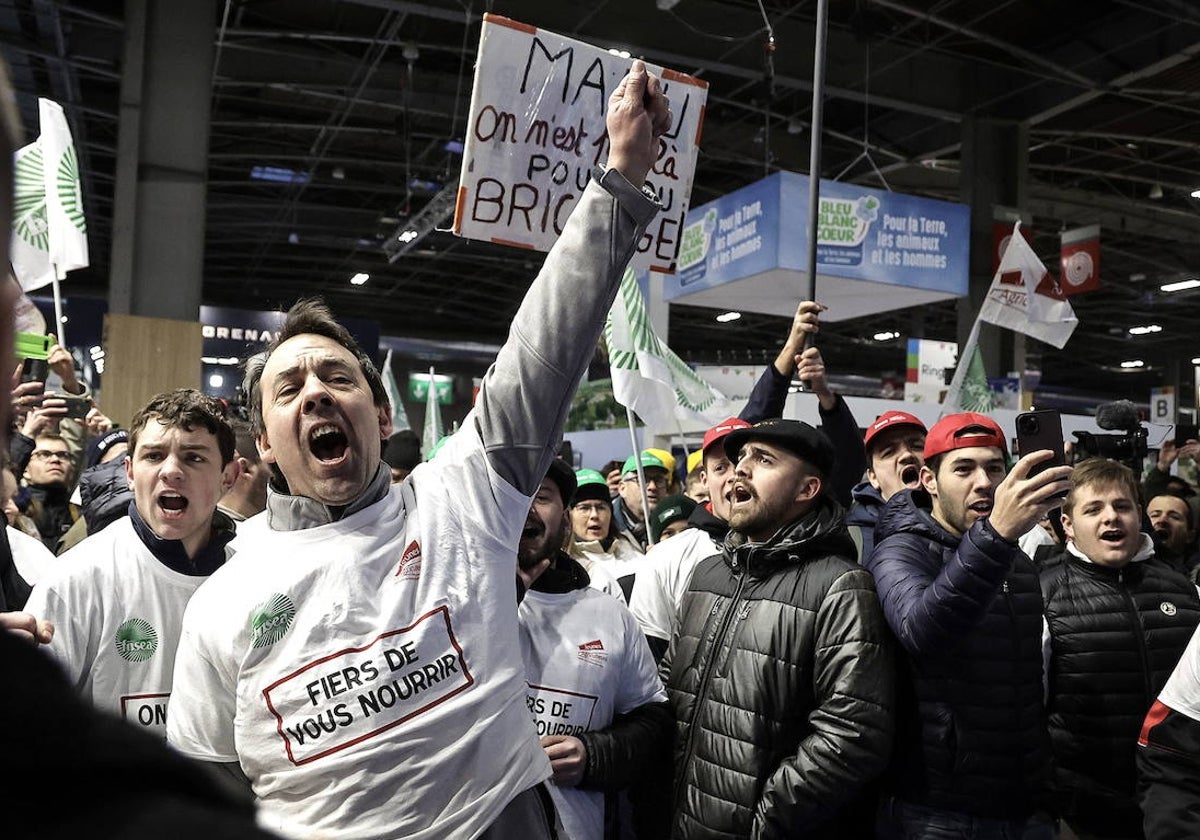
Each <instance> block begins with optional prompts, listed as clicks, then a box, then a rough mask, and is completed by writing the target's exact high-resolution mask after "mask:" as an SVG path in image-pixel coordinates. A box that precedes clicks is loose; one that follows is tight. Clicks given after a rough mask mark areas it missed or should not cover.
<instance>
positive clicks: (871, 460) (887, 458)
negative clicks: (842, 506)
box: [846, 411, 925, 564]
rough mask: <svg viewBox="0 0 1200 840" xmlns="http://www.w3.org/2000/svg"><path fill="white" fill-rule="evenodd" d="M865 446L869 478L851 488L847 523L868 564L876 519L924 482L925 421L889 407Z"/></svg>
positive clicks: (861, 559) (865, 437)
mask: <svg viewBox="0 0 1200 840" xmlns="http://www.w3.org/2000/svg"><path fill="white" fill-rule="evenodd" d="M863 448H864V449H865V450H866V456H867V479H866V481H863V482H861V483H860V484H858V485H857V486H856V487H855V488H854V490H853V491H851V495H852V496H853V498H854V503H853V504H852V505H851V506H850V510H849V511H848V512H847V513H846V527H847V528H849V530H850V536H851V537H852V538H853V539H854V542H855V544H856V545H858V556H859V562H860V563H864V564H865V563H866V561H867V557H868V556H870V554H871V551H872V550H873V549H874V548H875V523H876V522H877V521H878V520H879V512H880V511H881V510H883V506H884V504H885V503H886V502H887V500H888V499H890V498H892V496H894V495H895V494H896V493H898V492H900V491H901V490H904V489H906V488H907V489H909V490H915V489H917V488H918V487H920V486H921V481H920V478H921V465H922V464H924V463H925V461H924V459H923V458H922V451H923V450H924V449H925V424H924V423H922V422H921V419H920V418H919V417H917V416H916V415H913V414H909V413H908V412H907V411H886V412H884V413H883V414H880V415H879V417H877V418H876V420H875V422H874V423H872V424H871V425H870V426H868V427H867V431H866V434H864V435H863Z"/></svg>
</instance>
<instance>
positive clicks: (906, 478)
mask: <svg viewBox="0 0 1200 840" xmlns="http://www.w3.org/2000/svg"><path fill="white" fill-rule="evenodd" d="M900 483H901V484H903V485H904V486H905V487H908V488H910V489H913V490H915V489H917V488H918V487H920V486H921V468H920V467H919V466H917V465H916V464H908V465H907V466H905V467H903V468H902V469H901V470H900Z"/></svg>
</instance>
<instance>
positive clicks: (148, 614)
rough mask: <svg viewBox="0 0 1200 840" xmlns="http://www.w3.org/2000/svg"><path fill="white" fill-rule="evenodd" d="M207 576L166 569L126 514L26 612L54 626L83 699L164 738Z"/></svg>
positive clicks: (91, 540)
mask: <svg viewBox="0 0 1200 840" xmlns="http://www.w3.org/2000/svg"><path fill="white" fill-rule="evenodd" d="M10 536H11V535H10ZM206 579H207V578H205V577H203V576H200V575H185V574H182V573H180V572H176V571H174V570H173V569H170V568H168V567H167V566H164V565H163V564H162V563H161V562H159V560H158V559H157V558H155V556H154V555H153V554H151V553H150V549H148V548H146V546H145V544H144V543H143V542H142V541H141V539H139V538H138V535H137V532H136V531H134V529H133V523H132V522H131V521H130V519H129V517H128V516H126V517H122V518H121V519H118V520H117V521H116V522H113V523H112V524H111V525H109V526H108V527H107V528H105V529H104V530H103V531H101V532H100V533H98V534H93V535H92V536H90V537H88V538H87V539H86V540H83V541H82V542H80V543H79V544H78V545H76V546H75V547H74V548H72V549H71V550H70V551H67V552H65V553H64V554H63V555H62V556H61V557H59V558H58V559H57V560H56V561H55V563H54V567H53V569H52V570H51V571H50V572H49V573H48V574H47V575H46V576H45V577H43V578H42V579H41V581H39V582H38V584H37V585H36V586H34V587H33V592H32V594H31V595H30V596H29V601H28V602H27V603H26V605H25V610H26V611H27V612H30V613H32V614H33V615H35V616H37V617H38V618H46V619H49V620H50V621H52V622H53V623H54V638H53V640H52V641H51V642H50V644H49V645H48V646H47V647H48V648H49V650H50V652H51V653H52V654H53V655H54V657H55V658H56V659H57V660H58V661H59V662H60V663H62V666H63V668H64V669H65V670H66V673H67V678H68V679H69V680H70V681H71V683H72V684H73V685H74V686H75V687H76V688H77V689H79V691H80V692H81V693H82V694H83V696H84V697H86V698H87V699H89V700H91V701H92V703H93V704H95V705H96V706H97V707H98V708H100V709H104V710H106V711H110V712H115V713H116V714H118V715H120V716H121V717H123V718H125V719H126V720H127V721H129V722H130V723H133V724H135V725H137V726H140V727H143V728H145V729H149V730H151V731H152V732H154V733H155V734H157V735H159V736H160V737H165V736H166V718H167V700H168V698H169V697H170V696H171V679H172V672H173V670H174V667H175V653H176V648H177V647H178V645H179V633H180V626H181V625H182V623H183V613H184V609H185V608H186V606H187V603H188V600H189V599H190V598H191V597H192V594H193V593H194V592H196V590H197V588H198V587H199V586H200V584H201V583H203V582H204V581H205V580H206Z"/></svg>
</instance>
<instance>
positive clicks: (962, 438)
mask: <svg viewBox="0 0 1200 840" xmlns="http://www.w3.org/2000/svg"><path fill="white" fill-rule="evenodd" d="M971 446H997V447H999V448H1000V451H1001V452H1003V453H1004V454H1005V455H1007V454H1008V442H1007V441H1006V440H1005V438H1004V430H1003V429H1001V428H1000V426H999V425H998V424H997V423H996V421H995V420H993V419H992V418H991V417H988V416H987V415H984V414H976V413H975V412H974V411H965V412H963V413H961V414H948V415H946V416H945V417H943V418H942V419H941V420H939V421H937V422H936V423H934V424H933V428H932V429H930V430H929V432H928V433H927V434H926V435H925V452H924V458H925V460H926V461H928V460H929V459H930V458H932V457H934V456H935V455H941V454H942V453H943V452H949V451H951V450H953V449H967V448H968V447H971Z"/></svg>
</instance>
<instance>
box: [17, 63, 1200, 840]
mask: <svg viewBox="0 0 1200 840" xmlns="http://www.w3.org/2000/svg"><path fill="white" fill-rule="evenodd" d="M670 122H671V115H670V110H669V102H668V100H667V98H666V96H665V94H664V90H663V87H662V85H661V83H660V82H659V80H658V79H657V78H656V77H654V76H653V75H652V74H650V73H648V72H647V71H646V69H645V67H644V66H642V65H641V63H640V62H635V64H634V67H633V69H632V70H631V71H630V74H629V75H628V76H626V78H625V79H624V80H623V81H622V83H621V85H620V87H619V88H618V89H617V90H616V91H615V92H614V93H613V95H612V98H611V100H610V103H609V114H608V130H609V138H610V147H609V154H608V161H607V165H606V166H605V167H599V168H597V170H596V171H595V173H594V178H593V182H592V183H591V184H590V185H589V186H588V188H587V189H586V190H585V191H584V194H583V196H582V198H581V200H580V203H579V206H578V207H577V208H576V209H575V211H574V212H573V213H572V215H571V218H570V220H569V222H568V224H567V226H566V228H565V230H564V231H563V233H562V235H561V237H560V238H559V240H558V242H557V244H556V245H555V246H554V249H553V250H552V251H551V253H550V254H549V256H548V257H547V260H546V262H545V265H544V266H543V268H542V269H541V272H540V273H539V275H538V277H537V279H536V280H535V281H534V283H533V285H532V286H531V288H530V290H529V292H528V294H527V296H526V298H525V300H524V302H523V303H522V306H521V309H520V310H519V312H518V313H517V315H516V316H515V318H514V321H513V324H512V328H511V333H510V338H509V340H508V341H507V342H506V343H505V345H504V347H503V348H502V349H501V350H500V353H499V355H498V357H497V359H496V362H495V364H494V365H493V366H492V367H491V368H490V369H489V371H488V373H487V375H486V376H485V378H484V380H483V383H482V386H481V388H480V392H479V396H478V400H477V402H476V405H475V407H474V409H473V410H472V413H471V414H470V415H469V416H468V418H467V420H466V421H465V422H464V423H463V424H462V427H461V428H460V429H459V430H458V431H457V432H456V433H455V434H453V435H451V436H449V437H447V438H446V439H444V440H443V441H442V442H440V444H439V446H438V448H437V452H436V454H435V453H424V454H423V453H421V451H420V445H419V441H418V440H417V439H416V436H415V435H412V434H411V433H406V432H397V431H396V430H395V429H393V428H392V420H391V417H392V414H391V410H390V409H391V407H390V405H389V403H388V397H387V394H386V391H385V389H384V387H383V383H382V380H381V377H380V374H379V372H378V371H377V369H376V368H375V365H374V364H373V362H372V360H371V358H370V355H369V354H368V353H366V352H364V349H363V348H360V347H359V346H358V344H357V343H356V342H355V340H354V339H353V338H352V337H351V336H350V334H349V333H348V332H347V331H346V330H345V328H344V327H342V326H341V325H340V324H339V323H338V321H337V319H336V318H335V317H334V314H333V313H332V312H331V311H330V310H329V309H328V308H326V307H325V306H324V304H322V303H321V302H319V301H314V300H305V301H301V302H299V303H298V304H296V306H294V307H293V308H292V309H291V310H290V311H289V312H288V315H287V319H286V323H285V324H284V326H283V328H282V329H281V330H280V332H279V334H278V335H277V337H276V338H275V340H274V341H272V342H271V344H270V345H269V346H268V347H267V348H266V350H265V351H264V352H263V353H261V354H259V355H257V356H255V357H254V358H252V359H251V360H250V362H249V363H248V364H247V368H246V372H245V374H246V375H245V386H244V389H245V393H246V395H247V417H248V419H246V420H239V419H237V418H235V417H233V416H232V414H231V412H230V411H229V407H228V406H227V405H225V404H223V403H222V402H221V401H219V400H216V399H213V398H211V397H208V396H205V395H204V394H201V393H199V392H198V391H195V390H191V389H178V390H175V391H170V392H167V393H163V394H159V395H157V396H155V397H154V398H153V399H151V400H150V401H149V402H148V403H147V404H146V405H145V406H144V407H143V408H142V409H141V410H140V411H139V412H138V413H137V414H136V416H134V418H133V419H132V422H131V423H130V425H129V428H128V429H117V428H114V427H113V424H112V422H111V421H110V420H109V418H108V417H106V416H105V415H104V413H103V412H102V411H101V409H100V408H99V407H98V406H97V405H96V404H95V402H94V400H92V398H91V396H90V394H89V392H88V390H87V385H86V384H85V383H83V382H81V381H80V379H79V376H78V374H77V372H76V371H75V368H74V363H73V359H72V358H71V356H70V354H69V353H68V352H66V351H65V350H64V349H63V348H57V347H56V348H55V349H54V351H53V352H52V354H51V357H50V359H49V360H48V361H49V365H48V368H49V371H50V372H51V373H52V375H53V381H52V382H51V383H49V386H48V384H47V382H45V381H38V380H35V381H23V377H22V376H21V370H20V368H18V369H17V375H16V376H14V379H13V382H12V386H11V400H10V401H9V402H10V405H9V406H7V407H6V408H7V410H8V411H9V412H10V418H9V423H8V426H7V432H8V446H7V452H8V460H7V463H6V465H5V466H6V469H5V471H4V472H3V478H4V489H3V492H4V499H5V511H6V515H7V516H8V523H9V524H8V528H7V529H6V531H5V539H4V540H3V545H2V546H0V548H2V549H3V551H0V597H2V600H0V622H2V626H3V627H4V628H6V629H7V630H8V631H9V632H6V633H2V634H0V661H2V662H3V667H4V669H5V671H6V678H7V679H8V683H9V685H10V686H11V688H10V689H9V690H7V691H6V692H5V695H6V696H5V700H4V701H3V705H2V706H0V710H2V711H3V713H4V714H5V716H6V718H7V719H9V720H10V722H14V723H15V722H17V721H20V724H21V725H20V727H19V729H20V730H21V731H20V732H18V733H16V734H15V735H14V737H13V739H12V740H11V742H10V744H9V748H8V753H7V755H6V757H7V758H8V760H9V763H10V766H11V767H14V768H23V769H24V771H25V772H24V773H22V774H20V775H22V776H26V777H28V779H27V780H21V779H16V780H14V781H12V782H11V784H10V785H9V786H8V788H7V789H6V792H7V793H9V794H12V795H13V796H14V797H15V798H14V799H13V800H11V801H12V802H13V803H14V807H11V808H10V809H7V814H6V819H7V820H8V825H7V828H8V830H10V831H11V832H13V833H12V835H11V836H41V837H58V836H64V837H65V836H68V834H71V835H76V834H81V833H86V834H88V835H90V836H103V837H143V836H145V837H150V836H164V835H166V836H171V835H174V836H177V837H185V838H186V837H193V836H194V837H200V836H206V837H213V836H220V837H270V836H279V837H292V838H312V837H322V838H402V837H404V838H407V837H412V838H429V839H430V840H432V838H439V839H440V838H464V840H466V839H467V838H489V839H490V840H501V839H507V838H511V839H512V840H518V838H520V840H525V838H571V839H572V840H610V838H621V840H626V839H627V838H643V839H646V838H648V839H649V840H658V839H659V838H680V839H681V840H683V838H713V840H717V839H718V838H722V839H724V838H761V839H762V840H767V838H871V837H879V838H926V837H928V838H983V839H984V840H990V839H991V838H997V840H999V838H1053V837H1063V838H1140V837H1149V838H1152V840H1158V839H1159V838H1176V837H1179V838H1182V837H1195V836H1200V641H1197V638H1196V632H1195V631H1196V628H1197V626H1198V625H1200V596H1198V594H1197V587H1196V583H1195V581H1196V579H1197V577H1198V572H1197V569H1198V563H1197V561H1198V559H1200V557H1198V555H1197V546H1196V535H1197V527H1196V516H1197V500H1198V498H1200V497H1198V495H1197V488H1196V485H1195V483H1194V482H1195V479H1196V472H1195V467H1196V458H1197V457H1198V456H1200V442H1197V441H1183V442H1180V445H1178V446H1176V445H1175V444H1174V443H1173V442H1171V443H1168V444H1164V445H1163V446H1162V448H1161V449H1159V450H1158V451H1157V452H1155V453H1154V462H1153V464H1152V465H1148V466H1150V467H1151V468H1150V469H1149V470H1148V471H1147V472H1146V475H1145V478H1144V479H1142V478H1141V476H1140V471H1141V466H1142V465H1141V464H1132V465H1131V464H1127V463H1122V462H1120V461H1117V460H1111V459H1108V458H1104V457H1101V456H1098V455H1093V456H1090V457H1082V458H1074V459H1072V462H1071V463H1051V461H1052V458H1053V453H1052V452H1050V451H1035V452H1014V451H1012V447H1011V446H1010V441H1009V438H1008V436H1007V434H1006V433H1005V431H1004V430H1003V429H1002V428H1001V426H1000V425H999V424H998V423H997V422H996V421H995V419H993V418H992V417H989V416H987V415H984V414H977V413H969V412H967V413H949V414H945V415H943V416H942V417H941V418H940V419H939V420H938V421H937V422H936V423H934V424H932V425H931V426H929V427H927V426H926V424H925V423H923V422H922V421H921V420H920V419H919V418H917V417H916V416H914V415H913V414H910V413H907V412H904V411H899V410H896V411H888V412H886V413H885V414H882V415H880V416H878V417H873V418H865V421H866V422H865V423H864V424H863V425H860V423H859V419H857V418H855V417H854V416H853V414H852V413H851V411H850V408H849V406H848V405H847V403H846V402H845V400H843V399H842V398H841V397H840V396H838V395H837V394H835V393H834V392H833V390H832V389H831V388H830V386H829V382H828V379H827V377H826V372H825V361H824V360H823V359H822V357H821V354H820V352H819V350H818V349H817V348H816V347H815V346H812V345H813V340H814V337H815V336H816V335H817V334H818V332H819V329H820V314H821V312H822V311H823V310H824V307H823V306H821V305H820V304H818V303H815V302H811V301H806V302H803V303H801V304H800V305H799V306H798V307H797V310H796V313H795V317H794V319H793V321H792V324H791V328H790V330H789V332H788V334H787V336H786V337H785V340H784V343H783V345H782V347H781V349H780V352H779V354H778V357H777V358H776V359H775V361H774V362H773V363H772V364H771V365H769V366H768V367H767V369H766V371H765V372H764V374H763V376H762V377H761V379H760V380H759V382H758V383H757V385H756V386H755V389H754V392H753V394H752V396H751V397H750V399H749V402H748V404H747V406H746V408H745V409H744V410H743V412H742V413H741V415H740V416H738V417H731V418H728V419H727V420H725V421H723V422H721V423H719V424H717V425H715V426H713V427H712V428H711V429H709V430H707V432H706V433H705V434H704V435H703V440H702V441H701V443H700V446H699V447H697V449H696V451H695V452H692V453H689V454H686V455H684V456H683V457H680V458H676V457H675V456H674V455H673V454H672V453H671V452H667V451H664V450H660V449H646V450H643V451H640V452H634V453H631V454H630V455H629V456H628V457H627V458H625V459H618V460H614V461H611V462H609V463H606V464H603V465H598V468H597V469H590V468H576V465H574V464H569V463H567V461H565V460H563V459H561V458H559V457H558V455H559V453H560V452H561V449H560V442H561V438H562V431H563V423H564V421H565V416H566V410H567V406H568V404H569V402H570V400H569V398H570V395H571V391H572V389H573V387H574V383H577V382H578V381H579V380H580V378H581V376H582V374H583V373H584V371H585V370H586V367H587V365H588V363H589V361H590V359H591V356H592V352H593V348H594V347H595V346H596V344H597V341H598V339H599V337H600V333H601V328H602V325H603V322H604V316H605V313H606V312H607V311H608V309H609V307H610V305H611V303H612V301H613V298H614V296H615V294H616V291H617V288H618V285H619V281H620V277H621V275H622V273H623V271H624V268H625V265H626V263H627V261H628V260H629V258H630V256H631V255H632V253H633V252H634V249H635V246H636V244H637V242H638V241H639V239H640V238H641V236H642V233H643V231H644V230H645V227H646V225H647V224H648V223H649V222H650V220H651V219H652V218H653V217H654V216H655V214H656V213H657V212H658V209H659V208H658V205H657V201H656V199H655V198H654V197H653V196H652V195H648V194H647V193H646V192H645V191H643V190H642V189H641V187H642V185H643V182H644V179H645V175H646V173H647V172H648V171H649V169H650V166H651V164H652V163H653V161H654V159H655V155H656V151H657V148H658V140H657V138H658V137H659V136H660V135H661V134H662V133H663V132H664V131H665V130H666V129H667V127H668V126H669V125H670ZM10 139H11V138H10ZM0 157H4V158H5V159H7V157H8V156H0ZM6 208H7V205H6ZM3 302H4V305H5V307H8V306H9V305H10V303H11V301H9V300H8V299H7V298H5V299H4V301H3ZM0 314H3V315H4V316H5V317H3V318H0V333H2V334H0V343H2V344H3V346H4V347H5V348H8V347H11V345H12V342H11V336H10V335H9V332H6V331H11V323H6V322H7V321H9V320H10V319H9V318H8V315H9V314H10V313H8V312H7V311H5V312H4V313H0ZM5 352H7V350H6V351H5ZM10 369H11V368H10ZM25 379H27V377H25ZM796 379H799V380H801V381H803V382H804V383H806V385H807V388H808V390H809V391H810V392H811V393H812V394H813V395H814V396H815V398H816V400H817V401H818V404H819V411H820V418H821V422H820V428H817V427H814V426H812V425H809V424H807V423H804V422H800V421H797V420H789V419H783V418H782V414H783V413H784V402H785V399H786V397H787V393H788V389H789V386H790V385H791V383H792V382H793V381H794V380H796ZM70 400H83V401H86V403H87V405H86V411H84V412H78V411H72V410H71V409H70V408H69V402H70ZM72 414H74V415H80V416H78V417H72V416H68V415H72ZM17 638H21V639H22V642H23V643H22V644H17V643H16V642H15V641H14V640H15V639H17ZM28 642H32V643H33V644H28ZM35 771H37V772H35ZM133 782H136V784H133ZM38 785H44V786H47V787H49V788H52V789H54V790H55V791H56V792H57V793H56V795H57V796H59V797H60V798H64V797H65V798H69V799H70V802H66V801H64V802H62V803H60V806H59V807H55V808H51V809H48V810H47V811H46V812H42V811H41V810H38V811H37V812H36V813H35V812H34V809H30V808H22V807H19V806H17V805H16V803H17V802H19V801H21V798H22V797H29V798H30V801H32V798H33V797H34V796H36V795H37V794H36V791H37V790H38ZM122 785H123V786H124V788H122V787H121V786H122ZM122 789H123V790H124V792H125V794H126V795H125V796H120V795H118V791H120V790H122Z"/></svg>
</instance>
